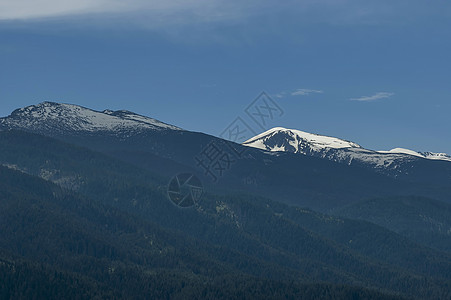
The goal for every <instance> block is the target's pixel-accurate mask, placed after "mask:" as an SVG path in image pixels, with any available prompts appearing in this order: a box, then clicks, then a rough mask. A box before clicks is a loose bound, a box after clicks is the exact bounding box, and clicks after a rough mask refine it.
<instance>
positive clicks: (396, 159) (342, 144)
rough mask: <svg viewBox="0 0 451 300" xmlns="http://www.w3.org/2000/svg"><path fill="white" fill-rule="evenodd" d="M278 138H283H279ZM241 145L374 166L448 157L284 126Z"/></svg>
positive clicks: (386, 166) (450, 159)
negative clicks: (371, 146)
mask: <svg viewBox="0 0 451 300" xmlns="http://www.w3.org/2000/svg"><path fill="white" fill-rule="evenodd" d="M280 138H282V142H281V141H280ZM276 141H277V142H276ZM281 143H282V144H285V145H287V143H288V145H290V146H293V147H294V151H293V150H292V149H288V150H287V149H286V147H285V146H284V145H281ZM274 144H275V145H274ZM243 145H245V146H249V147H253V148H258V149H262V150H266V151H271V152H278V151H279V152H280V151H283V152H294V153H300V154H305V155H314V156H319V157H322V158H328V159H330V160H333V161H340V162H346V163H348V164H351V162H352V161H353V160H356V161H362V162H365V163H369V164H371V165H373V166H374V167H376V168H391V169H396V168H397V167H398V166H399V163H400V162H407V161H411V160H414V159H418V158H423V159H434V160H445V161H451V157H450V156H448V155H447V154H445V153H432V152H416V151H413V150H409V149H404V148H395V149H392V150H390V151H373V150H368V149H364V148H362V147H361V146H360V145H358V144H356V143H353V142H349V141H346V140H342V139H339V138H335V137H329V136H323V135H317V134H312V133H308V132H304V131H300V130H295V129H286V128H283V127H275V128H272V129H270V130H267V131H265V132H263V133H261V134H259V135H257V136H255V137H253V138H251V139H249V140H247V141H245V142H244V143H243ZM270 145H271V146H270ZM273 145H274V146H273Z"/></svg>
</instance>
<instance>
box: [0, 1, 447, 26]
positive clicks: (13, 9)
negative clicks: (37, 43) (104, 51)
mask: <svg viewBox="0 0 451 300" xmlns="http://www.w3.org/2000/svg"><path fill="white" fill-rule="evenodd" d="M407 7H408V9H405V8H407ZM448 8H449V4H444V3H440V4H435V5H434V4H431V3H429V2H427V3H425V2H424V1H419V0H412V1H409V5H408V6H407V5H406V4H405V3H403V1H400V3H398V2H396V1H392V0H380V1H374V2H368V1H366V2H365V1H357V0H294V1H281V2H280V3H279V2H277V3H276V2H274V1H270V0H248V1H238V0H127V1H123V0H1V1H0V21H5V20H46V19H49V18H50V19H51V18H67V17H73V16H81V15H90V14H96V16H98V15H103V16H105V15H111V16H118V15H120V16H122V17H125V19H127V20H134V19H135V18H136V15H138V16H142V17H143V19H146V20H148V22H151V23H152V22H155V18H156V19H157V21H158V22H161V20H166V22H169V23H170V22H175V21H177V20H179V19H180V18H181V19H182V20H183V21H184V22H186V21H190V22H194V23H197V22H214V21H225V20H227V21H236V20H237V19H239V20H240V19H246V18H248V17H250V16H255V15H260V14H263V15H271V16H272V15H274V14H277V13H280V12H283V13H285V14H288V15H292V16H297V17H300V18H301V19H302V20H303V21H309V22H315V23H316V22H328V23H332V24H335V23H367V22H370V23H371V22H380V20H385V21H388V20H391V21H396V20H400V19H404V18H403V16H409V17H410V18H412V17H413V16H417V15H423V14H426V13H428V14H431V11H432V12H434V13H435V14H437V15H438V16H440V15H441V14H444V13H445V12H446V11H447V10H448ZM168 16H171V17H174V18H171V20H167V17H168ZM160 19H161V20H160ZM145 24H146V23H144V22H143V24H142V25H145Z"/></svg>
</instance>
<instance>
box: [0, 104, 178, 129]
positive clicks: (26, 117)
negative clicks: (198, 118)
mask: <svg viewBox="0 0 451 300" xmlns="http://www.w3.org/2000/svg"><path fill="white" fill-rule="evenodd" d="M0 125H3V126H4V127H7V128H17V129H26V130H32V131H38V132H39V131H46V130H55V131H59V132H63V131H65V130H71V131H84V132H94V131H114V132H118V131H129V130H142V129H154V130H163V129H172V130H180V128H178V127H176V126H172V125H168V124H165V123H163V122H160V121H158V120H155V119H152V118H148V117H145V116H141V115H138V114H135V113H132V112H129V111H122V110H120V111H111V110H104V111H102V112H99V111H95V110H91V109H88V108H85V107H82V106H78V105H73V104H62V103H55V102H43V103H40V104H37V105H31V106H27V107H24V108H20V109H17V110H15V111H13V112H12V113H11V115H10V116H8V117H5V118H0Z"/></svg>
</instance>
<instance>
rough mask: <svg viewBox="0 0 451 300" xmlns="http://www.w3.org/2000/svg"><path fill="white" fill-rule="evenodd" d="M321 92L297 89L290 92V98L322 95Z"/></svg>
mask: <svg viewBox="0 0 451 300" xmlns="http://www.w3.org/2000/svg"><path fill="white" fill-rule="evenodd" d="M322 93H323V91H320V90H310V89H297V90H295V91H294V92H291V94H290V95H291V96H307V95H310V94H322Z"/></svg>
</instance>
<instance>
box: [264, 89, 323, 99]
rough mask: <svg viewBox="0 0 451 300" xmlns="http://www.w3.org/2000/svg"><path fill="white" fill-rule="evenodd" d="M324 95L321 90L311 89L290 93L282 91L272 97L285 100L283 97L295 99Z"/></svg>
mask: <svg viewBox="0 0 451 300" xmlns="http://www.w3.org/2000/svg"><path fill="white" fill-rule="evenodd" d="M322 93H324V92H323V91H321V90H312V89H296V90H294V91H291V92H287V91H283V92H280V93H277V94H275V95H273V97H275V98H279V99H281V98H285V97H295V96H308V95H310V94H322Z"/></svg>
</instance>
